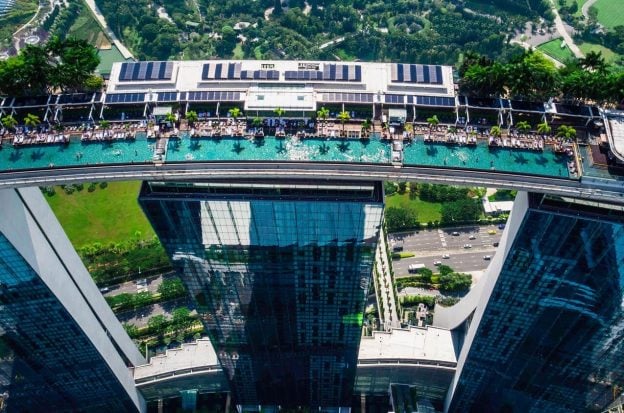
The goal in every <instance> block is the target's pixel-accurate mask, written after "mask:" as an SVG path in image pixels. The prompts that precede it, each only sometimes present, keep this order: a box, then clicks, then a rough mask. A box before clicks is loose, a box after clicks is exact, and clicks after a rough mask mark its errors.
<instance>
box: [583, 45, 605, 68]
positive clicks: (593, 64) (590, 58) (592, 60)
mask: <svg viewBox="0 0 624 413" xmlns="http://www.w3.org/2000/svg"><path fill="white" fill-rule="evenodd" d="M579 64H580V65H581V67H582V68H584V69H589V70H595V71H598V72H602V71H604V70H605V69H606V67H607V65H606V63H605V60H604V57H602V52H594V51H593V50H592V51H591V52H589V53H587V54H586V55H585V57H584V58H582V59H579Z"/></svg>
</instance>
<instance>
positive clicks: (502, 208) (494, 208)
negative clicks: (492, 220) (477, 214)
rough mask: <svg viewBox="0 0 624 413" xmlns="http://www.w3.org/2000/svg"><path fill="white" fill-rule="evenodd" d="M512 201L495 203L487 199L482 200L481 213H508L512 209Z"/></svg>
mask: <svg viewBox="0 0 624 413" xmlns="http://www.w3.org/2000/svg"><path fill="white" fill-rule="evenodd" d="M513 204H514V201H495V202H491V201H490V200H489V199H487V197H484V198H483V211H484V212H485V213H486V214H488V215H490V214H500V213H501V212H510V211H511V209H512V208H513Z"/></svg>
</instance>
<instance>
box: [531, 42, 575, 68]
mask: <svg viewBox="0 0 624 413" xmlns="http://www.w3.org/2000/svg"><path fill="white" fill-rule="evenodd" d="M561 41H562V39H561V38H558V39H554V40H551V41H549V42H546V43H542V44H540V45H539V46H537V50H539V51H541V52H542V53H545V54H547V55H548V56H550V57H552V58H553V59H556V60H558V61H560V62H561V63H564V62H565V61H566V60H568V59H572V58H574V54H573V53H572V52H571V51H570V48H569V47H568V46H565V47H563V48H562V47H561Z"/></svg>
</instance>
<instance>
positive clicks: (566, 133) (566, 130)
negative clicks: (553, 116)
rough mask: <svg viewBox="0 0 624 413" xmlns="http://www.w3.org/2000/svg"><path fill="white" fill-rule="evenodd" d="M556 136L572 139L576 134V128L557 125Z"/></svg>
mask: <svg viewBox="0 0 624 413" xmlns="http://www.w3.org/2000/svg"><path fill="white" fill-rule="evenodd" d="M557 136H559V137H562V138H566V139H572V138H574V137H575V136H576V129H574V128H573V127H572V126H568V125H561V126H559V128H557Z"/></svg>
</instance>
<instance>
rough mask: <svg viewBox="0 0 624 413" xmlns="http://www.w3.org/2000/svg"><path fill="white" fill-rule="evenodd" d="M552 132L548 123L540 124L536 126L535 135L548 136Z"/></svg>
mask: <svg viewBox="0 0 624 413" xmlns="http://www.w3.org/2000/svg"><path fill="white" fill-rule="evenodd" d="M550 132H552V128H551V127H550V125H549V124H548V122H542V123H539V124H538V125H537V133H539V134H541V135H549V134H550Z"/></svg>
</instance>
